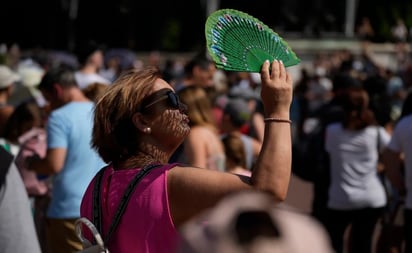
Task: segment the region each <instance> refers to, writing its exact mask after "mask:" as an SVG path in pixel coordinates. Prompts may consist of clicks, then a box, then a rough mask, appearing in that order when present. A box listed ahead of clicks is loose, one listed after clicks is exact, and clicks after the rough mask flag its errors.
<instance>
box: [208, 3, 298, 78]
mask: <svg viewBox="0 0 412 253" xmlns="http://www.w3.org/2000/svg"><path fill="white" fill-rule="evenodd" d="M205 35H206V43H207V48H208V52H209V54H210V55H211V57H212V59H213V60H214V62H215V64H216V66H217V67H218V68H220V69H225V70H229V71H244V72H259V71H260V68H261V66H262V64H263V62H264V61H265V60H270V61H273V60H282V61H283V63H284V64H285V66H286V67H289V66H293V65H296V64H298V63H300V59H299V58H298V57H297V56H296V54H295V53H294V52H293V50H292V49H291V48H290V47H289V45H288V44H287V43H286V42H285V41H284V40H283V39H282V38H281V37H280V36H279V35H278V34H277V33H276V32H274V31H273V30H272V29H270V28H269V27H268V26H267V25H265V24H264V23H262V22H261V21H260V20H258V19H256V18H254V17H252V16H250V15H249V14H247V13H244V12H241V11H238V10H234V9H221V10H217V11H215V12H214V13H212V14H211V15H210V16H209V17H208V19H207V21H206V25H205Z"/></svg>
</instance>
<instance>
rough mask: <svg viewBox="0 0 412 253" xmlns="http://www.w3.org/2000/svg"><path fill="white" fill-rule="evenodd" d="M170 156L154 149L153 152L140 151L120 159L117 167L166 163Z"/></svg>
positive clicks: (136, 166) (124, 167)
mask: <svg viewBox="0 0 412 253" xmlns="http://www.w3.org/2000/svg"><path fill="white" fill-rule="evenodd" d="M168 157H169V156H167V155H166V154H164V153H163V152H161V151H157V152H156V151H154V152H152V153H148V152H145V151H138V152H137V154H136V155H133V156H130V157H129V158H127V159H125V160H123V161H120V162H119V163H118V164H116V165H115V167H117V168H119V169H127V168H139V167H140V168H142V167H144V166H146V165H149V164H154V163H160V164H166V163H167V162H168V161H169V158H168Z"/></svg>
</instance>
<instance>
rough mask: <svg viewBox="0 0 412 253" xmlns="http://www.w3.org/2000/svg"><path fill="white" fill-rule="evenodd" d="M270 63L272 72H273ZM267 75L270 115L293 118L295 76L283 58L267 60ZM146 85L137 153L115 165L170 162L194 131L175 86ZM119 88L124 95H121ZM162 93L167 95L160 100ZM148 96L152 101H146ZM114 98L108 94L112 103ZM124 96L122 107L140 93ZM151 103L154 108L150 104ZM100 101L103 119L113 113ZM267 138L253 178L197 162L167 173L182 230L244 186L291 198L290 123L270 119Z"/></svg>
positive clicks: (136, 121) (136, 119)
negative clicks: (174, 99) (175, 96)
mask: <svg viewBox="0 0 412 253" xmlns="http://www.w3.org/2000/svg"><path fill="white" fill-rule="evenodd" d="M270 64H271V70H269V66H270ZM261 76H262V93H261V97H262V101H263V104H264V107H265V112H266V115H265V116H266V117H270V118H280V119H289V116H290V115H289V111H290V104H291V101H292V78H291V76H290V75H289V74H288V73H287V72H286V70H285V67H284V66H283V64H282V63H281V62H278V61H274V62H273V63H269V62H265V63H264V64H263V67H262V71H261ZM132 78H133V74H131V76H128V77H127V78H126V79H124V80H125V86H121V84H119V85H117V84H114V85H115V86H114V88H113V90H115V91H116V92H113V93H108V94H110V95H113V94H120V93H121V92H122V91H125V90H126V91H128V89H129V88H130V87H131V86H130V83H128V82H129V81H130V80H133V79H132ZM139 84H140V83H139ZM144 84H145V83H144V82H142V83H141V85H142V86H141V88H142V89H144V88H145V86H143V85H144ZM148 85H149V84H148ZM146 87H148V88H149V91H148V92H146V91H145V95H144V96H143V98H141V99H142V101H140V103H141V104H140V106H141V108H140V109H139V108H136V110H135V112H134V113H133V115H132V116H129V117H130V120H131V121H132V123H133V126H134V127H135V128H136V131H137V135H138V142H137V143H136V145H137V147H136V149H134V148H133V151H132V152H133V153H132V154H130V155H128V156H125V158H124V159H123V160H122V159H120V160H118V161H116V163H115V164H114V168H116V169H126V168H142V167H144V166H145V165H147V164H150V163H161V164H167V163H168V161H169V159H170V157H171V156H172V154H173V153H174V152H175V150H176V148H177V147H178V146H179V145H180V144H182V143H183V141H184V140H185V138H186V137H187V136H188V134H189V132H190V127H189V119H188V117H187V115H186V111H185V106H183V105H181V106H178V107H177V106H175V105H176V104H175V105H173V103H172V102H171V100H169V98H166V97H167V96H165V95H166V93H167V92H168V91H170V90H171V91H173V88H172V87H171V86H170V85H169V84H168V83H167V82H165V81H164V80H163V79H160V78H157V79H156V80H155V81H154V83H153V84H150V86H146ZM117 88H119V89H117ZM118 90H119V91H120V92H119V93H117V91H118ZM162 97H164V98H165V99H159V98H162ZM112 98H116V96H114V95H113V96H111V98H110V99H112ZM145 98H146V99H148V100H149V101H145ZM110 99H109V98H108V100H109V101H112V100H110ZM124 99H125V100H124V101H123V100H122V103H123V104H121V105H119V107H121V106H124V105H129V103H131V101H130V100H131V99H135V97H133V98H132V97H127V96H125V98H124ZM129 99H130V100H129ZM101 101H104V100H103V99H102V100H101ZM134 102H136V101H134ZM146 102H147V103H146ZM111 103H113V102H111ZM147 104H149V105H150V106H148V107H147V108H144V105H147ZM97 105H98V106H101V108H100V109H102V110H98V112H97V113H98V114H97V115H98V117H103V116H104V117H107V115H106V113H107V110H105V109H106V108H105V107H107V106H108V104H106V103H102V104H100V103H99V102H98V103H97ZM99 113H101V114H102V115H99ZM109 113H110V112H109ZM113 117H115V116H113ZM103 121H104V120H103ZM264 136H265V140H264V141H263V144H262V149H261V152H260V154H259V157H258V158H257V160H256V165H255V168H254V170H253V173H252V176H251V177H248V176H240V175H235V174H232V173H227V172H220V171H214V170H209V169H205V168H198V167H194V166H192V165H188V166H182V165H178V166H175V167H173V168H172V169H170V170H169V171H168V172H167V183H166V187H167V196H168V199H169V206H168V207H169V209H170V213H171V217H172V220H173V222H174V225H175V226H176V227H177V228H178V227H179V226H180V225H182V224H183V223H185V222H186V221H188V220H189V219H190V218H192V217H193V216H195V215H197V214H199V213H200V212H202V211H204V210H206V209H208V208H210V207H212V206H214V205H215V204H216V203H217V202H219V201H220V200H221V199H222V198H224V197H225V196H227V195H228V194H230V193H233V192H238V191H240V190H248V189H256V190H260V191H263V192H267V193H269V194H270V195H271V196H272V198H273V200H274V201H275V202H280V201H283V200H284V199H285V198H286V194H287V191H288V185H289V180H290V173H291V170H290V168H291V132H290V124H289V123H274V122H273V123H272V122H271V123H266V124H265V135H264ZM130 141H133V139H131V140H130ZM115 158H116V157H115ZM109 159H112V158H109Z"/></svg>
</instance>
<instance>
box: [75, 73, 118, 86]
mask: <svg viewBox="0 0 412 253" xmlns="http://www.w3.org/2000/svg"><path fill="white" fill-rule="evenodd" d="M74 78H75V79H76V82H77V85H79V87H80V89H84V88H86V87H87V86H88V85H90V84H92V83H103V84H107V85H109V84H111V82H110V81H109V80H107V79H106V78H104V77H102V76H101V75H99V74H96V73H90V74H85V73H82V72H80V71H76V72H75V73H74Z"/></svg>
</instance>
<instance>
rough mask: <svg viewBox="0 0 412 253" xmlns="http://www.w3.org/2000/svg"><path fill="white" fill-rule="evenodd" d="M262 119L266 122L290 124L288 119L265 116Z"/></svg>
mask: <svg viewBox="0 0 412 253" xmlns="http://www.w3.org/2000/svg"><path fill="white" fill-rule="evenodd" d="M263 121H264V122H265V123H266V122H280V123H282V122H283V123H289V124H292V121H291V120H290V119H279V118H265V119H263Z"/></svg>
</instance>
